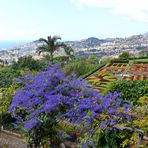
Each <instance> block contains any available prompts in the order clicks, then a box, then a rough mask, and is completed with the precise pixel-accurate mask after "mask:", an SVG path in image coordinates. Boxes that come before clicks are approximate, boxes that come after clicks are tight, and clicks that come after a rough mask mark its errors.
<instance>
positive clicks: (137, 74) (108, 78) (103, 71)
mask: <svg viewBox="0 0 148 148" xmlns="http://www.w3.org/2000/svg"><path fill="white" fill-rule="evenodd" d="M85 80H86V81H87V82H88V83H89V84H90V85H91V86H92V88H93V89H95V90H97V91H98V92H100V93H102V92H103V91H104V90H105V89H106V88H107V87H108V86H109V85H110V84H111V83H112V82H114V81H118V80H130V81H134V80H148V64H127V63H120V64H119V63H113V64H109V65H106V66H104V67H102V68H100V69H98V70H97V71H96V72H95V73H93V74H91V75H90V76H88V77H87V78H85Z"/></svg>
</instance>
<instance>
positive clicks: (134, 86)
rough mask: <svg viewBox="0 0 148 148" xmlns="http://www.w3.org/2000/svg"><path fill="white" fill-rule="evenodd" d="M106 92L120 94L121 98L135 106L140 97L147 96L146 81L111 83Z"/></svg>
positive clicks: (147, 82) (147, 86)
mask: <svg viewBox="0 0 148 148" xmlns="http://www.w3.org/2000/svg"><path fill="white" fill-rule="evenodd" d="M108 91H111V92H114V91H117V92H121V98H123V99H124V100H129V101H131V102H133V104H136V103H137V101H138V99H139V98H140V97H142V96H148V81H118V82H114V83H112V85H111V86H110V87H109V89H108Z"/></svg>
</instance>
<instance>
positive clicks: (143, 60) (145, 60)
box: [130, 58, 148, 62]
mask: <svg viewBox="0 0 148 148" xmlns="http://www.w3.org/2000/svg"><path fill="white" fill-rule="evenodd" d="M130 61H132V62H134V61H140V62H148V58H147V59H134V60H130Z"/></svg>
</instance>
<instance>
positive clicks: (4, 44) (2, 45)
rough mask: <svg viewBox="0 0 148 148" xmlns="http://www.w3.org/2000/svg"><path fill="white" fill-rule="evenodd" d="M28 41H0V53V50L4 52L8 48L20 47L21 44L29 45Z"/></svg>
mask: <svg viewBox="0 0 148 148" xmlns="http://www.w3.org/2000/svg"><path fill="white" fill-rule="evenodd" d="M29 42H30V41H25V40H24V41H20V40H5V41H2V40H1V41H0V51H1V50H6V49H9V48H14V47H17V46H21V45H23V44H26V43H29Z"/></svg>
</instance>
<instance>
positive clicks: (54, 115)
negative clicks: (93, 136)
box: [9, 64, 130, 147]
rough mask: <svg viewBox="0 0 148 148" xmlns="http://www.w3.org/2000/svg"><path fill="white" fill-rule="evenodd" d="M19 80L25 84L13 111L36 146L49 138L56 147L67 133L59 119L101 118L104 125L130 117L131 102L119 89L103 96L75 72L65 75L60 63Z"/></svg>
mask: <svg viewBox="0 0 148 148" xmlns="http://www.w3.org/2000/svg"><path fill="white" fill-rule="evenodd" d="M18 81H19V82H20V83H22V84H23V87H22V88H21V89H20V90H19V91H18V92H17V93H16V95H15V96H14V98H13V100H12V102H11V105H10V107H9V111H10V112H11V113H12V115H13V117H15V118H16V119H17V125H18V126H19V127H21V128H22V129H24V130H25V131H27V132H28V133H29V137H30V138H31V140H32V141H33V143H35V145H36V146H37V145H39V144H40V143H41V142H42V141H43V139H46V140H47V139H48V138H49V142H50V145H51V146H52V147H54V146H55V145H58V144H59V139H60V138H59V137H60V136H61V135H64V134H63V132H62V129H61V128H60V125H59V124H58V120H59V119H60V120H61V119H69V121H71V122H72V123H83V122H86V123H87V124H89V125H92V124H93V122H94V120H97V121H98V123H99V126H100V128H104V127H105V126H106V125H109V126H113V125H115V124H116V123H118V122H119V121H120V122H123V121H124V120H130V116H129V115H128V114H126V113H124V112H123V111H125V112H126V111H127V110H128V108H129V107H130V105H129V103H123V102H122V100H121V99H120V98H119V94H118V93H116V92H115V93H113V94H112V93H109V94H107V95H106V96H105V97H102V96H101V95H100V94H98V93H97V92H95V91H94V90H92V89H90V88H88V87H87V84H86V83H85V82H84V81H83V80H82V79H76V77H75V75H71V76H65V74H64V73H63V71H61V70H60V69H59V64H56V65H50V68H48V69H47V70H46V71H44V72H39V73H38V74H37V75H35V76H32V75H31V74H30V73H28V74H27V76H26V77H19V78H18ZM121 109H122V112H121V111H120V110H121ZM123 119H124V120H123ZM31 140H30V141H31Z"/></svg>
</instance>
